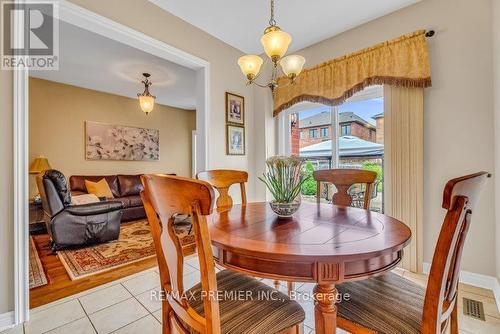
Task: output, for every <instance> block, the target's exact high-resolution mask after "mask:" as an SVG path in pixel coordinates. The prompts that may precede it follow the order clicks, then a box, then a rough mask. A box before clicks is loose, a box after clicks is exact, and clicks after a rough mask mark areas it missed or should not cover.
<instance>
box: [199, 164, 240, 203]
mask: <svg viewBox="0 0 500 334" xmlns="http://www.w3.org/2000/svg"><path fill="white" fill-rule="evenodd" d="M196 177H197V178H198V179H200V180H203V181H207V182H208V183H210V184H211V185H212V186H213V187H214V188H215V189H217V191H218V192H219V197H218V198H217V202H216V205H217V208H222V207H231V206H233V199H232V198H231V196H229V187H231V186H232V185H233V184H237V183H239V184H240V190H241V202H242V203H243V204H246V202H247V194H246V190H245V182H247V181H248V173H247V172H245V171H241V170H231V169H214V170H207V171H204V172H199V173H198V174H197V175H196Z"/></svg>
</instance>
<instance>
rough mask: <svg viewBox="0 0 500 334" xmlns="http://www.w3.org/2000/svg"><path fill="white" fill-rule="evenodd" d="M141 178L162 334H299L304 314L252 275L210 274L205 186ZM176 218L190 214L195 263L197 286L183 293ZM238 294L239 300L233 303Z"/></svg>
mask: <svg viewBox="0 0 500 334" xmlns="http://www.w3.org/2000/svg"><path fill="white" fill-rule="evenodd" d="M141 179H142V182H143V185H144V190H143V191H142V192H141V198H142V200H143V203H144V208H145V210H146V214H147V217H148V221H149V224H150V225H151V233H152V235H153V241H154V245H155V249H156V256H157V260H158V266H159V269H160V281H161V287H162V291H163V292H164V294H165V295H166V297H167V298H164V299H163V300H162V319H163V320H162V321H163V325H162V326H163V333H164V334H171V333H182V334H188V333H201V334H205V333H206V334H220V333H242V334H257V333H259V334H260V333H286V334H292V333H293V334H298V333H301V330H302V322H303V321H304V318H305V314H304V311H303V310H302V308H301V307H300V305H299V304H298V303H297V302H295V301H292V300H290V298H289V297H288V296H286V295H284V294H282V293H281V292H278V291H276V290H274V289H273V288H271V287H269V286H267V285H266V284H264V283H262V282H261V281H258V280H256V279H254V278H252V277H249V276H246V275H242V274H238V273H236V272H233V271H230V270H222V271H220V272H218V273H217V274H215V271H214V260H213V255H212V247H211V242H210V236H209V231H208V226H207V219H206V216H207V215H209V214H211V212H212V206H213V197H214V193H213V189H212V187H211V186H210V184H208V183H207V182H204V181H200V180H194V179H188V178H183V177H177V176H167V175H143V176H141ZM177 214H190V215H191V216H192V222H193V226H194V227H193V228H194V234H195V239H196V246H197V252H198V259H199V264H200V272H201V274H200V276H201V282H200V283H199V284H197V285H195V286H194V287H192V288H191V289H189V290H187V291H185V290H184V283H183V267H184V256H183V254H182V247H181V244H180V241H179V238H178V237H177V235H176V233H175V231H174V220H175V219H174V218H175V216H176V215H177ZM241 296H244V297H245V298H241V300H237V299H235V298H237V297H241ZM265 296H270V297H274V298H265Z"/></svg>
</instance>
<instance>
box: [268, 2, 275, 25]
mask: <svg viewBox="0 0 500 334" xmlns="http://www.w3.org/2000/svg"><path fill="white" fill-rule="evenodd" d="M269 25H270V26H275V25H276V20H275V19H274V0H271V19H270V20H269Z"/></svg>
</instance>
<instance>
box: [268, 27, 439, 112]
mask: <svg viewBox="0 0 500 334" xmlns="http://www.w3.org/2000/svg"><path fill="white" fill-rule="evenodd" d="M380 84H388V85H395V86H399V87H429V86H430V85H431V77H430V66H429V55H428V50H427V40H426V37H425V30H420V31H416V32H414V33H411V34H408V35H404V36H401V37H399V38H396V39H394V40H390V41H387V42H384V43H381V44H378V45H375V46H373V47H370V48H367V49H363V50H360V51H358V52H355V53H352V54H349V55H346V56H343V57H340V58H337V59H333V60H330V61H328V62H325V63H323V64H320V65H318V66H314V67H312V68H309V69H305V70H304V71H303V72H302V73H301V74H300V75H299V77H298V78H297V81H296V83H295V84H292V85H288V78H286V77H280V78H279V79H278V88H277V89H276V90H275V92H274V116H276V115H277V114H279V113H280V112H281V111H283V110H285V109H287V108H290V107H291V106H292V105H294V104H296V103H299V102H302V101H310V102H318V103H322V104H325V105H329V106H335V105H339V104H342V103H343V102H344V101H345V100H346V99H347V98H349V97H351V96H352V95H353V94H354V93H356V92H358V91H361V90H362V89H363V88H365V87H366V86H370V85H380Z"/></svg>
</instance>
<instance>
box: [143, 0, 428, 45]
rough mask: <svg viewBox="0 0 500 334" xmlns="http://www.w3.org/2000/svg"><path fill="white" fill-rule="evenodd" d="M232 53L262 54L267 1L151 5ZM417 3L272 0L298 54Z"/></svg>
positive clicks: (175, 0) (164, 0)
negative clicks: (323, 41) (171, 15)
mask: <svg viewBox="0 0 500 334" xmlns="http://www.w3.org/2000/svg"><path fill="white" fill-rule="evenodd" d="M150 1H151V2H152V3H154V4H156V5H157V6H159V7H161V8H163V9H164V10H166V11H168V12H170V13H172V14H174V15H175V16H177V17H180V18H181V19H183V20H184V21H187V22H189V23H191V24H192V25H194V26H196V27H198V28H200V29H202V30H204V31H206V32H207V33H209V34H211V35H213V36H215V37H217V38H219V39H220V40H222V41H224V42H226V43H227V44H229V45H232V46H234V47H235V48H237V49H239V50H241V51H243V52H245V53H252V54H261V53H262V52H263V50H262V46H261V45H260V37H261V36H262V33H263V31H264V29H265V28H266V27H267V26H268V25H269V24H268V22H269V15H270V14H269V12H270V9H269V8H270V0H210V1H207V0H150ZM419 1H421V0H308V1H306V0H276V15H275V16H276V21H277V23H278V25H279V26H280V27H281V29H282V30H284V31H286V32H288V33H289V34H291V35H292V44H291V46H290V50H291V51H296V50H299V49H302V48H304V47H306V46H309V45H312V44H314V43H317V42H319V41H322V40H324V39H326V38H329V37H332V36H334V35H337V34H339V33H341V32H343V31H346V30H349V29H351V28H354V27H356V26H359V25H361V24H363V23H365V22H368V21H371V20H373V19H376V18H378V17H381V16H384V15H387V14H389V13H391V12H393V11H396V10H398V9H400V8H403V7H406V6H409V5H411V4H414V3H416V2H419Z"/></svg>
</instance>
